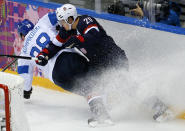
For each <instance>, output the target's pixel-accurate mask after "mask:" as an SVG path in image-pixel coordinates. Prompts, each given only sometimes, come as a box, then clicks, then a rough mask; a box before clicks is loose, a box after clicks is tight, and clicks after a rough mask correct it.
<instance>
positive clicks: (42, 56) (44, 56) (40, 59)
mask: <svg viewBox="0 0 185 131" xmlns="http://www.w3.org/2000/svg"><path fill="white" fill-rule="evenodd" d="M48 55H49V51H48V49H46V48H44V49H43V50H42V51H41V52H40V53H39V54H38V56H37V60H36V61H35V62H36V64H38V65H41V66H45V65H46V64H47V63H48V60H49V57H48Z"/></svg>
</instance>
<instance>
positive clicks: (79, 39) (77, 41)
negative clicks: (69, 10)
mask: <svg viewBox="0 0 185 131" xmlns="http://www.w3.org/2000/svg"><path fill="white" fill-rule="evenodd" d="M84 41H85V40H84V38H83V36H81V35H75V36H72V37H71V38H70V39H69V40H68V41H67V42H65V43H64V44H63V46H62V47H63V48H73V47H78V46H80V45H81V44H82V43H84Z"/></svg>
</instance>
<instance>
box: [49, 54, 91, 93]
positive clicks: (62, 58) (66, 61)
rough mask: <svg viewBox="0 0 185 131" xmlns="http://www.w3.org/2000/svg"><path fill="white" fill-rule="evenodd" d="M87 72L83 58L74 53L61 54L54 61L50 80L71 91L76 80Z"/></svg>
mask: <svg viewBox="0 0 185 131" xmlns="http://www.w3.org/2000/svg"><path fill="white" fill-rule="evenodd" d="M87 70H88V67H87V61H86V59H85V58H83V57H82V56H80V55H78V54H76V53H70V52H63V53H61V54H60V55H59V56H58V57H57V59H56V62H55V65H54V68H53V72H52V78H53V81H54V83H55V84H56V85H58V86H60V87H62V88H64V89H65V90H67V91H72V90H73V87H75V85H74V83H75V81H76V78H78V77H81V76H83V75H84V74H85V73H86V72H87Z"/></svg>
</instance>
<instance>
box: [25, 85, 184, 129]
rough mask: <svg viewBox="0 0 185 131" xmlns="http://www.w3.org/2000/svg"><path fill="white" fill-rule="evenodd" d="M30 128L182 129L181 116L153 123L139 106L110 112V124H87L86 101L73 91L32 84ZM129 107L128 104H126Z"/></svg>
mask: <svg viewBox="0 0 185 131" xmlns="http://www.w3.org/2000/svg"><path fill="white" fill-rule="evenodd" d="M25 105H26V110H27V116H28V120H29V124H30V127H31V130H32V131H42V130H44V131H61V130H65V131H92V130H96V131H113V130H116V131H124V130H125V131H164V130H167V131H183V130H185V121H184V120H174V121H169V122H165V123H156V122H155V121H153V120H152V118H151V117H150V114H148V113H147V112H146V113H145V112H143V110H140V111H141V112H140V111H137V112H132V111H133V110H130V111H122V112H119V113H120V114H119V115H114V116H113V120H114V122H115V123H116V124H115V125H114V126H111V127H99V128H90V127H88V125H87V119H88V118H89V117H90V112H89V109H88V106H87V104H86V101H85V100H84V99H83V98H82V97H80V96H77V95H73V94H63V93H61V92H56V91H53V90H48V89H44V88H40V87H39V88H38V87H36V88H34V91H33V95H32V99H31V100H29V101H25ZM128 109H129V108H128Z"/></svg>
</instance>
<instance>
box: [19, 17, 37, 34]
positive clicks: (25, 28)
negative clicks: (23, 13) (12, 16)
mask: <svg viewBox="0 0 185 131" xmlns="http://www.w3.org/2000/svg"><path fill="white" fill-rule="evenodd" d="M33 28H34V24H33V23H32V22H31V21H29V20H28V19H24V20H23V21H21V22H19V23H18V26H17V30H18V33H19V35H20V36H26V35H27V34H28V32H29V31H30V30H32V29H33Z"/></svg>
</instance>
